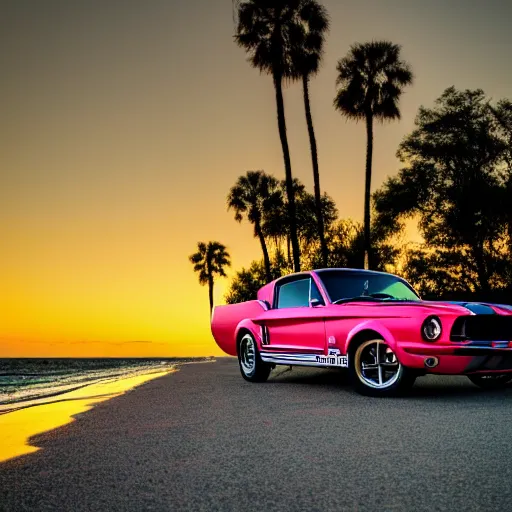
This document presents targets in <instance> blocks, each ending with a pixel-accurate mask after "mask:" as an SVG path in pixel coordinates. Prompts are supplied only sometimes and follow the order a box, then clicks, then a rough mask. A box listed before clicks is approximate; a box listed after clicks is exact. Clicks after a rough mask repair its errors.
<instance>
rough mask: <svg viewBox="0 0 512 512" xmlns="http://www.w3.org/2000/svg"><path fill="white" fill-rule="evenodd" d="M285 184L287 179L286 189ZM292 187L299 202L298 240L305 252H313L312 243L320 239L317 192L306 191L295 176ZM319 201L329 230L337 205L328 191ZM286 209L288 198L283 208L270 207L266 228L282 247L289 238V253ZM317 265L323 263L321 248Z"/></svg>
mask: <svg viewBox="0 0 512 512" xmlns="http://www.w3.org/2000/svg"><path fill="white" fill-rule="evenodd" d="M285 186H286V185H285V182H284V181H283V182H281V187H282V189H283V190H284V189H285ZM293 189H294V196H295V202H296V205H297V237H298V240H299V245H300V250H301V253H304V251H307V252H308V253H310V252H311V249H312V247H316V246H317V245H318V244H319V243H320V241H319V237H318V229H317V226H318V224H317V209H316V198H315V196H314V195H312V194H310V193H309V192H307V191H306V187H305V186H304V184H303V183H302V182H301V181H300V180H298V179H297V178H294V180H293ZM283 197H284V194H283ZM320 203H321V210H322V218H323V219H324V225H325V229H326V230H328V229H329V227H330V226H331V224H332V223H333V222H334V221H335V220H336V218H337V215H338V212H337V209H336V205H335V203H334V201H333V199H332V198H331V197H330V196H328V195H327V194H325V193H324V194H323V195H322V196H321V200H320ZM286 210H287V204H286V198H284V203H283V205H282V206H281V208H272V209H270V210H268V214H267V215H266V219H265V224H264V228H263V230H264V232H265V234H266V235H267V236H268V237H269V238H271V239H273V240H275V243H276V247H280V246H281V244H282V243H283V242H286V246H287V253H288V255H289V254H290V250H289V243H288V242H289V240H290V225H289V223H288V222H287V215H286ZM320 249H321V243H320ZM303 256H304V254H303ZM303 259H304V261H305V264H306V265H307V263H306V259H307V258H305V257H304V258H303ZM288 260H290V257H288ZM317 266H318V267H322V266H323V253H322V252H320V260H319V261H318V265H317Z"/></svg>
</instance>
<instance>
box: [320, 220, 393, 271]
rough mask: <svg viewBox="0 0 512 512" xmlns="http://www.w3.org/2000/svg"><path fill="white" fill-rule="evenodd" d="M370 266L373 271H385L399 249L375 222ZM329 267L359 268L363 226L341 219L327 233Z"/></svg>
mask: <svg viewBox="0 0 512 512" xmlns="http://www.w3.org/2000/svg"><path fill="white" fill-rule="evenodd" d="M372 240H373V247H372V254H371V260H370V262H371V266H372V268H373V269H375V270H382V271H384V270H387V268H388V267H389V266H391V265H393V264H394V262H395V260H396V259H397V257H398V255H399V252H400V251H399V249H397V247H395V246H394V245H393V244H392V243H391V242H390V241H389V239H388V232H387V230H383V229H382V228H381V227H380V226H379V225H378V224H377V223H376V222H374V223H373V224H372ZM328 244H329V266H330V267H346V268H359V267H360V266H361V262H362V261H363V258H364V251H365V246H364V229H363V225H362V224H360V223H358V222H354V221H352V220H351V219H341V220H339V221H338V222H337V223H335V224H333V226H332V227H331V228H330V229H329V231H328Z"/></svg>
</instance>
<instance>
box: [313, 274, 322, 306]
mask: <svg viewBox="0 0 512 512" xmlns="http://www.w3.org/2000/svg"><path fill="white" fill-rule="evenodd" d="M310 281H311V294H310V295H311V296H310V300H313V299H316V300H317V301H318V302H319V303H320V304H322V305H324V299H323V297H322V294H321V293H320V290H319V289H318V286H317V285H316V283H315V281H313V279H310Z"/></svg>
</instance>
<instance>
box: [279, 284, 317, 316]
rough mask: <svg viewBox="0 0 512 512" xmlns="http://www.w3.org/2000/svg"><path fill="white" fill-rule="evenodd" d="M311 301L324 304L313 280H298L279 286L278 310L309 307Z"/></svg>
mask: <svg viewBox="0 0 512 512" xmlns="http://www.w3.org/2000/svg"><path fill="white" fill-rule="evenodd" d="M311 299H317V300H319V301H320V303H321V304H323V303H324V300H323V298H322V296H321V295H320V291H319V290H318V287H317V285H316V284H315V282H314V281H313V280H312V279H311V278H306V279H297V280H294V281H290V282H289V283H284V284H282V285H281V286H279V289H278V293H277V308H278V309H280V308H303V307H308V306H309V301H310V300H311Z"/></svg>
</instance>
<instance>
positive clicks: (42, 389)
mask: <svg viewBox="0 0 512 512" xmlns="http://www.w3.org/2000/svg"><path fill="white" fill-rule="evenodd" d="M208 360H211V358H194V359H191V358H188V359H179V358H171V359H139V358H137V359H113V358H109V359H53V358H52V359H36V358H27V359H0V414H1V413H3V412H8V411H10V410H13V409H17V408H20V407H24V406H25V405H26V404H28V403H29V402H30V403H31V404H32V403H33V402H34V401H45V400H46V399H50V397H57V396H58V395H61V394H63V393H66V392H69V391H73V390H75V389H79V388H82V387H84V386H88V385H90V384H94V383H97V382H102V381H107V380H112V379H119V378H123V377H129V376H134V375H140V374H143V373H153V372H161V371H165V370H171V369H172V368H174V367H176V366H177V365H180V364H183V363H186V362H192V361H208Z"/></svg>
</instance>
